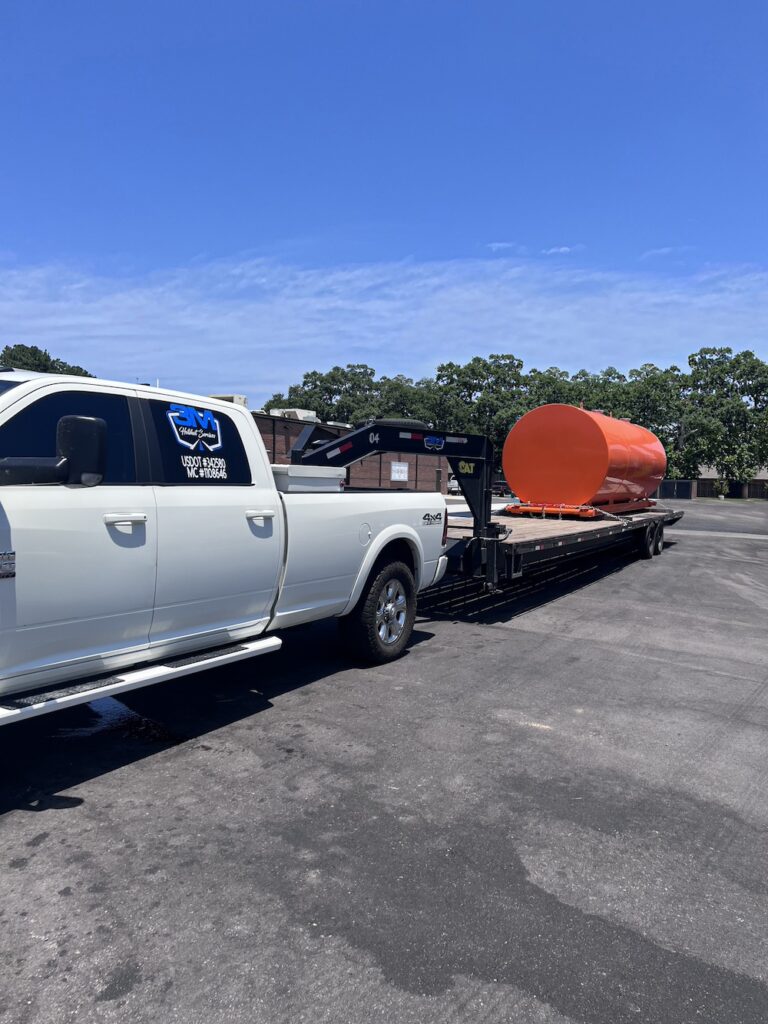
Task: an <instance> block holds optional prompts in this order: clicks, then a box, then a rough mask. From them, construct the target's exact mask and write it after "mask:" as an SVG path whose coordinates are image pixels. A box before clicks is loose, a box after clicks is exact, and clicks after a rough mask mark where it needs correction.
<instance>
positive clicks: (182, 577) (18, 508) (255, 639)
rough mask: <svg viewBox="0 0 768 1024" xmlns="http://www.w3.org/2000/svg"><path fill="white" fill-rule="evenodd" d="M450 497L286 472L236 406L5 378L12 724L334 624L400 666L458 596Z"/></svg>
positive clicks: (7, 668)
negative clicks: (453, 589)
mask: <svg viewBox="0 0 768 1024" xmlns="http://www.w3.org/2000/svg"><path fill="white" fill-rule="evenodd" d="M446 525H447V513H446V507H445V501H444V499H443V497H442V496H441V495H440V494H436V493H404V492H402V491H393V492H386V491H384V492H382V491H369V492H348V493H343V470H338V469H310V468H307V467H287V466H271V465H270V463H269V459H268V457H267V452H266V449H265V447H264V444H263V442H262V439H261V436H260V434H259V431H258V429H257V428H256V425H255V423H254V421H253V419H252V417H251V416H250V414H249V413H248V411H247V410H246V409H245V408H243V407H240V406H236V405H231V404H229V403H226V402H221V401H215V400H213V399H210V398H202V397H199V396H194V395H185V394H179V393H175V392H171V391H165V390H161V389H156V388H150V387H142V386H135V387H134V386H129V385H126V384H120V383H112V382H108V381H102V380H96V379H92V378H91V379H89V378H83V377H64V376H54V375H49V374H34V373H30V372H26V371H21V370H7V369H2V370H0V724H6V723H10V722H14V721H18V720H20V719H22V718H27V717H30V716H33V715H38V714H43V713H45V712H47V711H51V710H55V709H57V708H60V707H65V706H68V705H71V704H76V703H82V702H85V701H88V700H93V699H95V698H96V697H99V696H107V695H114V694H117V693H121V692H124V691H126V690H129V689H132V688H134V687H137V686H144V685H148V684H150V683H154V682H159V681H161V680H165V679H171V678H175V677H177V676H181V675H187V674H189V673H191V672H195V671H199V670H201V669H205V668H209V667H212V666H218V665H223V664H226V663H228V662H233V661H237V660H239V659H242V658H246V657H251V656H253V655H257V654H263V653H266V652H269V651H274V650H277V649H278V648H279V647H280V646H281V640H280V639H279V638H278V637H276V636H274V635H272V634H273V632H274V631H275V630H281V629H284V628H285V627H288V626H294V625H298V624H299V623H305V622H310V621H312V620H313V619H321V618H325V617H331V616H338V617H341V623H342V625H343V626H344V627H345V628H344V635H345V637H346V639H347V641H348V642H349V643H351V644H354V645H355V646H356V647H357V648H358V650H359V651H361V652H362V653H364V654H365V655H366V656H367V657H368V659H370V660H373V661H387V660H389V659H391V658H394V657H397V656H398V655H399V654H401V653H402V651H403V648H404V647H405V645H406V644H407V642H408V639H409V637H410V633H411V630H412V627H413V621H414V616H415V610H416V609H415V605H416V593H417V592H418V591H420V590H423V589H424V588H425V587H428V586H430V585H431V584H433V583H436V582H438V581H439V580H440V579H441V577H442V576H443V574H444V572H445V569H446V564H447V559H446V557H445V554H444V552H445V541H446Z"/></svg>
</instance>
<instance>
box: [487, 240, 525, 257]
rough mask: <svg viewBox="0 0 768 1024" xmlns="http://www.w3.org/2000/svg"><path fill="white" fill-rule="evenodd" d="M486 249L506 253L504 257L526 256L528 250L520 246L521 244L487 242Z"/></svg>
mask: <svg viewBox="0 0 768 1024" xmlns="http://www.w3.org/2000/svg"><path fill="white" fill-rule="evenodd" d="M485 247H486V249H490V250H491V252H496V253H504V255H507V256H508V255H515V256H525V254H526V253H527V252H528V249H527V247H526V246H524V245H520V243H519V242H486V244H485Z"/></svg>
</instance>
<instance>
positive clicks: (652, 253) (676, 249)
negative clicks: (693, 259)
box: [640, 245, 694, 260]
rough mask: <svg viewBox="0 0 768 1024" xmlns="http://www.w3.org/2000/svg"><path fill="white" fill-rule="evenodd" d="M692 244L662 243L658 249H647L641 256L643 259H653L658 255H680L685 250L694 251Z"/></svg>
mask: <svg viewBox="0 0 768 1024" xmlns="http://www.w3.org/2000/svg"><path fill="white" fill-rule="evenodd" d="M693 251H694V246H692V245H662V246H660V247H659V248H658V249H646V251H645V252H644V253H642V255H641V256H640V259H641V260H652V259H654V258H655V257H656V256H680V255H682V254H683V253H685V252H693Z"/></svg>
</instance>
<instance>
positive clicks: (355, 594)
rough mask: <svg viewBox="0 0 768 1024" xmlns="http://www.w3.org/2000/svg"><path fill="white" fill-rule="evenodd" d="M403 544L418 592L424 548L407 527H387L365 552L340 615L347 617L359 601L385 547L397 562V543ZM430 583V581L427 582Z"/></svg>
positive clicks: (416, 535)
mask: <svg viewBox="0 0 768 1024" xmlns="http://www.w3.org/2000/svg"><path fill="white" fill-rule="evenodd" d="M398 542H399V543H401V544H402V543H405V544H407V545H408V547H409V549H410V552H411V561H412V562H413V578H414V580H415V581H416V590H417V591H418V590H419V589H420V588H421V586H422V585H423V575H424V546H423V544H422V542H421V538H420V537H419V535H418V533H417V532H416V531H415V530H414V529H412V528H411V527H409V526H403V525H402V524H401V525H397V526H388V527H387V528H386V529H384V530H382V531H381V533H380V534H378V536H377V537H376V540H375V541H374V543H373V544H371V547H370V549H369V550H368V551H366V554H365V558H364V559H363V564H362V565H361V566H360V571H359V572H358V574H357V579H356V580H355V585H354V587H353V589H352V596H351V597H350V599H349V601H348V603H347V604H346V606H345V608H344V610H343V611H342V612H341V613H340V614H341V615H347V614H348V613H349V612H351V611H352V609H353V608H354V607H355V605H356V604H357V602H358V601H359V600H360V595H361V594H362V592H363V588H364V587H365V584H366V583H367V581H368V578H369V576H370V575H371V570H372V569H373V567H374V565H375V564H376V563H377V562H378V561H379V559H380V558H381V556H382V554H385V553H386V552H385V549H386V548H387V547H391V548H392V561H397V560H398V556H397V548H396V546H395V545H397V543H398ZM429 582H431V580H430V581H429Z"/></svg>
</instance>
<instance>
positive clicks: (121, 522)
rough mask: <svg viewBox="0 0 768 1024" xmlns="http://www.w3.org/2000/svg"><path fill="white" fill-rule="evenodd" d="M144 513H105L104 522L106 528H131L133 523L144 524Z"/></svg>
mask: <svg viewBox="0 0 768 1024" xmlns="http://www.w3.org/2000/svg"><path fill="white" fill-rule="evenodd" d="M146 521H147V517H146V515H145V513H144V512H106V513H105V514H104V522H105V523H106V524H107V526H131V525H132V524H133V523H146Z"/></svg>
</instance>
